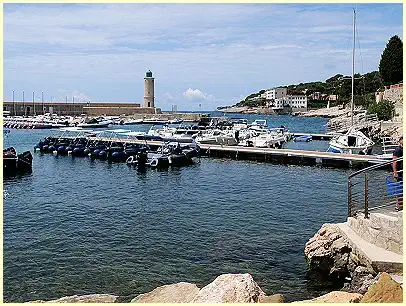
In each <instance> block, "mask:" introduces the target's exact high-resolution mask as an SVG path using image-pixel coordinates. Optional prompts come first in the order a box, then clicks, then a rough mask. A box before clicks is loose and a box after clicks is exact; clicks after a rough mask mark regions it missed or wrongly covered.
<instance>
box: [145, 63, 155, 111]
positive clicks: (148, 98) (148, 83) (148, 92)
mask: <svg viewBox="0 0 406 306" xmlns="http://www.w3.org/2000/svg"><path fill="white" fill-rule="evenodd" d="M144 107H155V105H154V78H153V77H152V72H151V70H148V71H147V73H146V74H145V78H144Z"/></svg>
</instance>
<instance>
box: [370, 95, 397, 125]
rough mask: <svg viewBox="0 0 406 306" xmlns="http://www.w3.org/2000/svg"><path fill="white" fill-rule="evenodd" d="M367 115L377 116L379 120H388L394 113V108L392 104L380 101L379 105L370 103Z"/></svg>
mask: <svg viewBox="0 0 406 306" xmlns="http://www.w3.org/2000/svg"><path fill="white" fill-rule="evenodd" d="M368 113H369V114H377V115H378V119H379V120H385V121H386V120H390V119H392V118H393V115H394V113H395V106H394V105H393V103H392V102H390V101H387V100H382V101H381V102H379V103H372V104H370V105H369V107H368Z"/></svg>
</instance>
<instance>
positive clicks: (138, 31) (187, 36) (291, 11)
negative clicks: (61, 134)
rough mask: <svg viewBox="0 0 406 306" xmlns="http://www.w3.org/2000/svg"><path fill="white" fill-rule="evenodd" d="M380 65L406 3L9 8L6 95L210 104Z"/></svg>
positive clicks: (185, 106) (188, 106)
mask: <svg viewBox="0 0 406 306" xmlns="http://www.w3.org/2000/svg"><path fill="white" fill-rule="evenodd" d="M353 8H355V9H356V12H357V17H356V18H357V22H356V25H357V40H356V47H357V48H356V72H359V73H367V72H370V71H374V70H378V66H379V61H380V57H381V54H382V52H383V50H384V48H385V46H386V44H387V42H388V41H389V39H390V38H391V37H392V36H393V35H398V36H399V37H400V38H401V39H402V40H403V32H402V28H403V20H402V4H400V3H398V4H396V3H395V4H393V3H392V4H357V5H353V4H339V3H336V4H273V3H269V4H250V3H247V4H131V3H124V4H11V3H9V4H4V27H3V31H4V37H3V44H4V54H3V56H4V58H3V61H4V62H3V75H4V76H3V80H4V85H3V86H4V99H5V101H11V100H12V92H13V90H14V92H15V100H16V101H17V100H22V91H23V90H24V92H25V100H26V101H32V92H35V100H38V101H39V100H41V92H42V91H43V92H44V100H45V101H51V99H52V101H65V97H68V100H69V101H72V98H74V101H86V102H87V101H91V102H134V103H141V104H143V96H144V81H143V78H144V76H145V73H146V71H147V70H148V69H150V70H151V71H152V73H153V76H154V77H155V105H156V107H160V108H161V109H162V110H171V108H172V105H176V106H177V109H178V110H195V111H196V110H197V111H198V110H205V111H206V110H214V109H215V108H216V107H217V106H224V105H232V104H235V103H237V102H239V101H240V100H242V99H244V98H245V97H246V96H247V95H249V94H251V93H254V92H258V91H259V90H261V89H267V88H272V87H276V86H283V85H289V84H298V83H301V82H312V81H325V80H326V79H328V78H329V77H331V76H333V75H335V74H338V73H340V74H344V75H350V74H351V69H352V66H351V65H352V64H351V56H352V40H353V36H352V20H353V15H352V10H353Z"/></svg>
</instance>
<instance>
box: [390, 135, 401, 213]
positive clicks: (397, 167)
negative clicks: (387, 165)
mask: <svg viewBox="0 0 406 306" xmlns="http://www.w3.org/2000/svg"><path fill="white" fill-rule="evenodd" d="M399 157H403V136H402V137H400V139H399V146H398V147H397V148H396V149H395V151H393V159H394V161H393V163H392V169H393V178H394V179H395V181H397V182H403V161H396V160H395V159H397V158H399ZM402 190H403V187H402ZM397 202H398V203H397V207H396V209H397V210H402V209H403V192H402V194H401V195H399V196H397Z"/></svg>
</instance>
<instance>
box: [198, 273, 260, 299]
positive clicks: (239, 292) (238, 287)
mask: <svg viewBox="0 0 406 306" xmlns="http://www.w3.org/2000/svg"><path fill="white" fill-rule="evenodd" d="M264 298H265V293H264V292H263V291H262V290H261V288H260V287H259V286H258V284H257V283H256V282H255V281H254V280H253V278H252V276H251V275H250V274H248V273H247V274H223V275H220V276H218V277H217V278H216V279H215V280H214V281H213V282H212V283H210V284H208V285H207V286H205V287H203V288H202V289H200V291H199V293H198V294H197V296H196V297H195V298H194V299H193V301H192V302H193V303H256V302H259V301H261V300H262V299H264Z"/></svg>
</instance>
